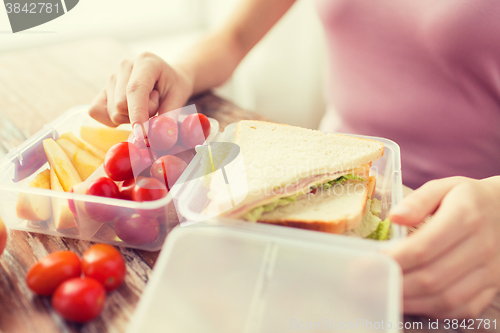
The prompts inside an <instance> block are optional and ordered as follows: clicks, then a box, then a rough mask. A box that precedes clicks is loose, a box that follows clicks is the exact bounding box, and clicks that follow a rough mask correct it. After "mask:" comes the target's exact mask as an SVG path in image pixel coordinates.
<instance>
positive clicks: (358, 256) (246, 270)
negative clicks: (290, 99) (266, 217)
mask: <svg viewBox="0 0 500 333" xmlns="http://www.w3.org/2000/svg"><path fill="white" fill-rule="evenodd" d="M235 126H236V124H231V125H229V126H227V127H226V129H225V131H224V132H223V133H221V134H220V135H219V136H218V137H217V138H216V141H219V142H223V141H226V142H232V141H233V140H234V129H235ZM371 139H375V140H379V141H382V142H383V143H384V144H385V153H384V156H383V157H382V158H381V159H379V160H377V161H375V162H374V163H373V165H372V170H371V173H372V174H373V175H375V176H376V177H377V187H376V194H375V196H376V197H377V198H378V199H379V200H381V201H382V207H383V210H382V214H381V216H382V217H384V216H385V214H387V211H388V210H389V209H390V208H391V207H392V206H393V205H395V204H397V203H398V202H400V201H401V199H402V182H401V170H400V154H399V147H398V145H397V144H395V143H394V142H392V141H390V140H386V139H381V138H371ZM197 167H200V166H199V165H198V166H197ZM192 172H193V173H194V175H193V174H192V175H190V176H187V179H189V181H186V182H184V183H182V184H181V188H182V193H181V194H180V195H179V196H178V198H179V201H178V202H176V205H177V210H178V212H179V213H180V214H182V216H183V218H184V220H183V222H181V225H180V226H177V227H176V228H174V230H173V231H172V232H171V233H170V235H169V238H168V241H167V242H166V243H165V247H164V249H163V250H162V252H161V254H160V257H159V258H158V261H157V263H156V265H155V269H154V271H153V273H152V276H151V277H150V280H149V282H148V285H147V286H146V289H145V291H144V293H143V296H142V297H141V301H140V303H139V306H138V308H137V310H136V312H135V314H134V317H133V319H132V321H131V325H130V327H129V329H128V330H127V332H128V333H138V332H151V333H154V332H183V333H212V332H213V333H226V332H227V333H233V332H243V333H275V332H280V333H285V332H298V331H300V332H302V331H304V332H325V331H326V332H329V331H336V332H348V331H351V330H353V331H356V332H374V331H376V332H399V331H402V327H403V324H404V323H403V322H402V305H401V296H402V285H401V283H402V278H401V271H400V268H399V266H398V265H397V263H396V262H395V261H394V260H392V259H391V258H389V257H388V256H385V255H383V254H382V253H380V251H379V250H380V249H382V248H383V247H387V246H391V245H393V244H394V242H397V241H398V240H400V239H401V238H403V237H405V234H406V230H405V228H403V227H399V226H396V225H393V226H392V238H391V240H389V241H374V240H370V239H361V238H355V237H348V236H343V235H333V234H328V233H323V232H317V231H310V230H302V229H296V228H290V227H283V226H276V225H269V224H263V223H251V222H247V221H241V220H234V219H222V218H211V219H207V218H206V216H204V215H203V214H202V212H203V209H204V208H205V207H206V205H207V203H208V199H207V197H206V194H207V191H206V188H205V187H204V186H203V180H202V178H199V177H198V178H197V176H199V174H201V173H200V172H198V175H197V174H196V173H197V170H196V168H193V170H192ZM186 198H189V200H185V199H186ZM193 221H201V222H196V223H193Z"/></svg>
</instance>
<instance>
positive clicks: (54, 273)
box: [26, 251, 82, 296]
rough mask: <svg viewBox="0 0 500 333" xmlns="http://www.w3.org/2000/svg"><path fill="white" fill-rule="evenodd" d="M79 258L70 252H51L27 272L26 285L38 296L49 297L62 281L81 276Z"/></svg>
mask: <svg viewBox="0 0 500 333" xmlns="http://www.w3.org/2000/svg"><path fill="white" fill-rule="evenodd" d="M81 272H82V271H81V264H80V258H78V256H77V255H76V254H75V253H73V252H70V251H58V252H53V253H51V254H49V255H48V256H46V257H45V258H42V259H40V260H39V261H38V262H37V263H36V264H35V265H33V266H32V267H31V268H30V270H29V271H28V275H27V276H26V283H27V284H28V287H29V288H30V289H31V290H33V291H34V292H35V293H37V294H38V295H42V296H49V295H52V294H53V293H54V291H55V290H56V288H57V287H58V286H59V285H60V284H61V283H63V282H64V281H66V280H68V279H71V278H74V277H78V276H80V274H81Z"/></svg>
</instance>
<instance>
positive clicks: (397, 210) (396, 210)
mask: <svg viewBox="0 0 500 333" xmlns="http://www.w3.org/2000/svg"><path fill="white" fill-rule="evenodd" d="M410 213H411V209H410V208H409V207H408V206H406V205H402V204H399V205H397V206H396V207H393V208H391V210H390V211H389V216H391V215H397V216H408V215H410Z"/></svg>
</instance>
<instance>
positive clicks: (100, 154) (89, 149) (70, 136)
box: [59, 132, 106, 163]
mask: <svg viewBox="0 0 500 333" xmlns="http://www.w3.org/2000/svg"><path fill="white" fill-rule="evenodd" d="M59 139H66V140H69V141H71V142H73V143H74V144H75V145H76V146H77V147H78V148H81V149H83V150H85V151H87V152H89V153H91V154H92V155H94V156H95V157H97V158H98V159H100V160H101V163H102V162H103V161H104V156H105V155H106V154H105V153H104V152H103V151H102V150H100V149H98V148H96V147H95V146H93V145H91V144H90V143H88V142H86V141H84V140H82V139H80V138H79V137H77V136H76V135H74V134H73V133H71V132H67V133H64V134H62V135H61V136H60V137H59Z"/></svg>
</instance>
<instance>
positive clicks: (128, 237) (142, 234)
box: [115, 214, 160, 245]
mask: <svg viewBox="0 0 500 333" xmlns="http://www.w3.org/2000/svg"><path fill="white" fill-rule="evenodd" d="M115 233H116V235H117V236H118V238H120V239H121V240H122V241H124V242H127V243H129V244H130V245H146V244H151V243H153V242H154V241H156V240H157V239H158V235H159V234H160V224H159V223H158V220H157V219H156V218H150V217H147V216H144V214H142V215H138V214H136V215H133V216H131V217H130V216H123V217H122V218H120V219H119V220H118V221H117V222H116V224H115Z"/></svg>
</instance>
